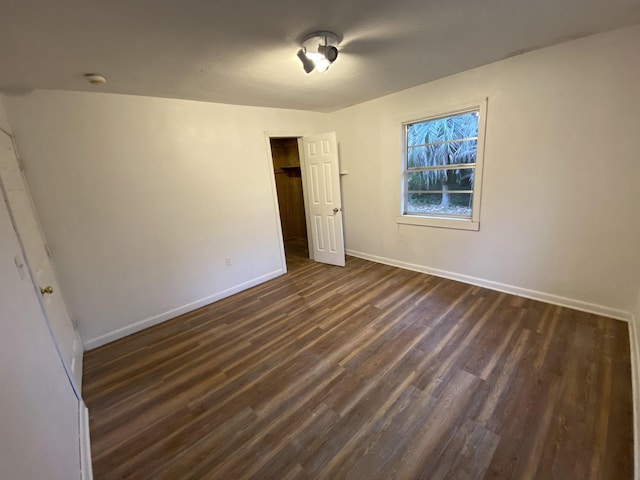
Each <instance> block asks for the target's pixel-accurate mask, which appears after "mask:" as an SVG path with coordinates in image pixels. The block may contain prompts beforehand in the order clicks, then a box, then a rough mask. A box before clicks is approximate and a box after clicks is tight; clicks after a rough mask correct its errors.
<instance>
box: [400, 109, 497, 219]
mask: <svg viewBox="0 0 640 480" xmlns="http://www.w3.org/2000/svg"><path fill="white" fill-rule="evenodd" d="M469 112H478V141H477V142H478V143H477V151H476V166H475V172H474V179H473V201H472V205H473V208H472V211H471V218H459V217H454V216H450V217H448V216H446V215H436V214H432V215H429V214H424V215H418V214H413V213H412V214H407V213H405V208H406V199H407V192H406V188H407V182H406V170H407V126H408V125H409V124H413V123H419V122H426V121H429V120H435V119H438V118H443V117H450V116H453V115H459V114H462V113H469ZM486 119H487V99H486V98H484V99H482V100H477V101H475V102H471V103H468V104H464V105H459V106H457V107H453V108H443V109H441V110H438V111H437V112H431V113H426V114H425V113H422V114H417V115H411V116H410V117H409V116H408V117H405V118H403V119H401V123H402V175H401V190H400V216H399V217H398V218H397V219H396V222H397V223H399V224H405V225H419V226H426V227H440V228H456V229H461V230H476V231H477V230H480V201H481V198H482V170H483V165H484V139H485V131H486Z"/></svg>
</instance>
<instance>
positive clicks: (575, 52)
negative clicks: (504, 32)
mask: <svg viewBox="0 0 640 480" xmlns="http://www.w3.org/2000/svg"><path fill="white" fill-rule="evenodd" d="M639 50H640V27H633V28H627V29H623V30H618V31H615V32H611V33H607V34H603V35H597V36H592V37H588V38H584V39H580V40H576V41H573V42H569V43H565V44H562V45H558V46H555V47H551V48H547V49H544V50H539V51H536V52H532V53H529V54H526V55H522V56H519V57H515V58H511V59H508V60H505V61H502V62H498V63H495V64H491V65H488V66H485V67H483V68H479V69H476V70H472V71H468V72H464V73H461V74H459V75H456V76H452V77H449V78H445V79H442V80H439V81H436V82H432V83H429V84H425V85H422V86H419V87H416V88H413V89H410V90H406V91H403V92H400V93H397V94H394V95H390V96H386V97H383V98H379V99H376V100H373V101H370V102H367V103H363V104H360V105H356V106H354V107H351V108H347V109H344V110H342V111H338V112H336V113H333V114H330V124H331V126H332V128H334V129H335V130H336V132H337V136H338V139H339V142H340V151H341V159H342V168H343V169H345V170H348V171H349V172H350V173H349V175H347V176H345V177H344V178H343V196H344V218H345V231H346V243H347V248H348V250H349V251H351V252H353V253H356V254H358V255H362V256H365V257H369V258H376V259H378V260H381V261H385V262H388V263H393V264H397V265H403V266H408V267H410V268H415V269H418V270H423V271H435V272H436V273H439V274H444V275H447V276H452V277H454V278H459V279H462V280H464V281H470V282H472V283H479V284H483V285H487V286H490V287H492V288H498V289H504V290H507V291H512V292H515V293H520V294H523V295H529V296H533V297H536V298H541V299H544V300H548V301H552V302H556V303H564V304H567V305H570V306H573V307H577V308H583V309H587V310H592V311H597V312H600V313H604V314H608V315H612V316H619V317H623V318H628V317H629V316H630V312H631V311H632V309H633V307H634V305H635V301H636V298H637V293H638V287H639V286H640V255H638V253H637V249H638V245H639V244H640V214H639V210H638V208H639V206H640V143H639V142H638V141H637V136H638V132H640V91H639V90H638V79H639V78H640V56H638V54H637V52H638V51H639ZM484 97H488V115H487V119H488V121H487V132H486V148H485V165H484V182H483V198H482V204H481V219H480V231H479V232H472V231H461V230H450V229H442V228H431V227H419V226H409V225H398V224H396V217H397V216H398V214H399V213H400V209H401V206H400V204H401V202H400V181H401V163H402V144H401V139H402V132H401V126H400V122H401V120H400V119H401V118H403V117H406V116H407V115H412V114H415V115H417V116H419V115H420V114H421V113H424V112H433V111H434V110H436V111H437V110H443V111H446V109H447V108H448V107H451V106H456V105H459V104H464V103H468V102H470V101H473V100H475V99H479V98H484Z"/></svg>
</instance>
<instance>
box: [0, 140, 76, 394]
mask: <svg viewBox="0 0 640 480" xmlns="http://www.w3.org/2000/svg"><path fill="white" fill-rule="evenodd" d="M0 132H1V133H0V135H3V134H6V135H7V137H8V138H9V139H10V141H11V146H12V148H13V153H14V156H15V159H16V163H17V166H18V170H19V172H20V175H22V181H23V183H24V188H25V194H26V195H27V197H28V199H29V201H30V203H31V208H32V212H33V215H34V218H35V221H36V224H37V228H38V231H39V235H40V237H41V239H42V240H43V241H44V242H45V243H44V248H45V249H46V250H47V252H48V247H47V243H46V237H45V236H44V231H43V230H42V223H41V221H40V216H39V215H38V211H37V210H36V208H35V204H34V203H33V196H32V194H31V189H30V187H29V184H28V183H27V178H26V175H25V173H24V169H23V164H22V161H21V160H20V156H19V154H18V148H17V145H16V142H15V138H14V136H13V135H12V134H11V133H8V132H7V131H6V130H4V129H2V128H0ZM0 201H3V202H4V203H5V204H6V206H7V210H8V212H9V218H10V219H11V223H12V225H13V229H14V231H15V232H16V237H17V238H18V243H19V245H20V251H21V252H22V257H23V259H24V262H25V265H26V267H27V272H28V274H29V280H30V282H31V284H32V286H33V289H34V292H35V294H36V298H37V299H38V303H39V305H40V309H41V310H42V316H43V318H44V321H45V324H46V325H47V328H48V329H49V334H50V335H51V338H52V340H53V344H54V346H55V349H56V352H57V353H58V356H59V358H60V362H61V363H62V366H63V368H64V371H65V373H66V375H67V378H68V379H69V383H70V384H71V387H72V388H73V391H74V393H75V395H76V397H77V398H78V400H79V401H82V385H81V384H77V382H76V381H75V379H74V376H73V372H72V371H71V366H70V365H67V362H66V361H65V356H64V354H63V353H62V351H61V347H60V340H59V338H58V337H57V336H56V334H55V333H54V328H53V327H52V326H51V320H50V319H49V314H48V313H47V310H46V307H45V304H44V300H43V298H42V295H41V294H40V291H39V288H40V287H39V285H38V281H37V280H36V276H35V273H34V270H33V268H34V267H33V265H32V264H31V261H30V259H29V257H28V255H27V251H26V249H25V246H24V243H23V239H22V237H21V236H20V233H19V231H18V225H17V221H16V219H15V217H14V211H13V210H12V206H11V203H10V202H9V195H8V192H7V191H6V190H5V185H4V183H3V181H2V179H1V178H0ZM47 261H48V262H49V265H50V267H51V270H52V273H53V276H54V278H55V279H56V281H57V280H58V278H59V277H58V275H57V272H56V268H55V264H54V261H53V258H51V257H50V256H48V259H47ZM58 286H59V284H58ZM58 295H59V297H58V300H59V301H60V302H62V304H63V305H64V308H65V311H66V312H67V314H68V315H69V321H70V322H71V327H72V330H73V332H74V334H75V336H76V340H77V342H78V345H79V347H80V348H81V350H82V353H84V343H83V341H82V337H80V333H79V332H78V329H77V326H76V324H75V322H74V321H73V318H72V317H71V314H70V312H69V308H68V307H67V305H66V302H65V299H64V297H62V296H60V292H59V291H58ZM77 367H78V371H79V372H80V382H82V372H83V362H82V355H80V362H78V366H77Z"/></svg>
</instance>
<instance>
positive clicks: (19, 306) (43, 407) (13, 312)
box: [0, 196, 90, 480]
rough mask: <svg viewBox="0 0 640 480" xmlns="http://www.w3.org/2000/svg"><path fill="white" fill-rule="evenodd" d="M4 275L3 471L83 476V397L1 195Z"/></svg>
mask: <svg viewBox="0 0 640 480" xmlns="http://www.w3.org/2000/svg"><path fill="white" fill-rule="evenodd" d="M0 279H2V283H1V285H2V288H0V389H1V390H0V478H1V479H3V480H5V479H6V480H18V479H47V480H71V479H74V478H75V479H80V478H81V468H80V463H81V459H80V440H79V439H80V436H79V418H78V413H79V406H80V402H79V400H78V398H77V397H76V395H75V392H74V390H73V388H72V385H71V383H70V381H69V378H68V376H67V374H66V372H65V369H64V367H63V365H62V362H61V360H60V357H59V355H58V352H57V351H56V347H55V344H54V342H53V340H52V338H51V334H50V332H49V329H48V327H47V324H46V322H45V319H44V316H43V313H42V309H41V307H40V304H39V302H38V297H37V294H36V292H35V290H34V288H33V284H32V282H31V279H30V277H29V272H28V271H27V267H26V265H25V262H24V259H23V256H22V251H21V248H20V245H19V243H18V239H17V236H16V233H15V231H14V229H13V225H12V222H11V219H10V218H9V213H8V210H7V207H6V204H5V200H4V198H2V196H0ZM87 468H89V470H88V472H90V466H88V467H87ZM87 478H90V473H88V476H87Z"/></svg>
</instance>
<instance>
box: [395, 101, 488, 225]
mask: <svg viewBox="0 0 640 480" xmlns="http://www.w3.org/2000/svg"><path fill="white" fill-rule="evenodd" d="M485 112H486V101H482V102H478V103H475V104H473V105H469V106H466V107H464V108H460V109H456V110H453V111H450V112H447V113H444V114H441V115H435V116H429V117H424V118H421V119H418V120H409V121H406V122H404V123H403V131H404V161H403V164H404V172H403V207H402V216H401V217H399V218H398V223H408V224H413V225H427V226H435V227H451V228H462V229H468V230H478V229H479V227H480V222H479V218H480V205H479V203H480V188H481V183H482V152H483V147H484V145H483V144H484V142H483V140H484V118H485Z"/></svg>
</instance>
